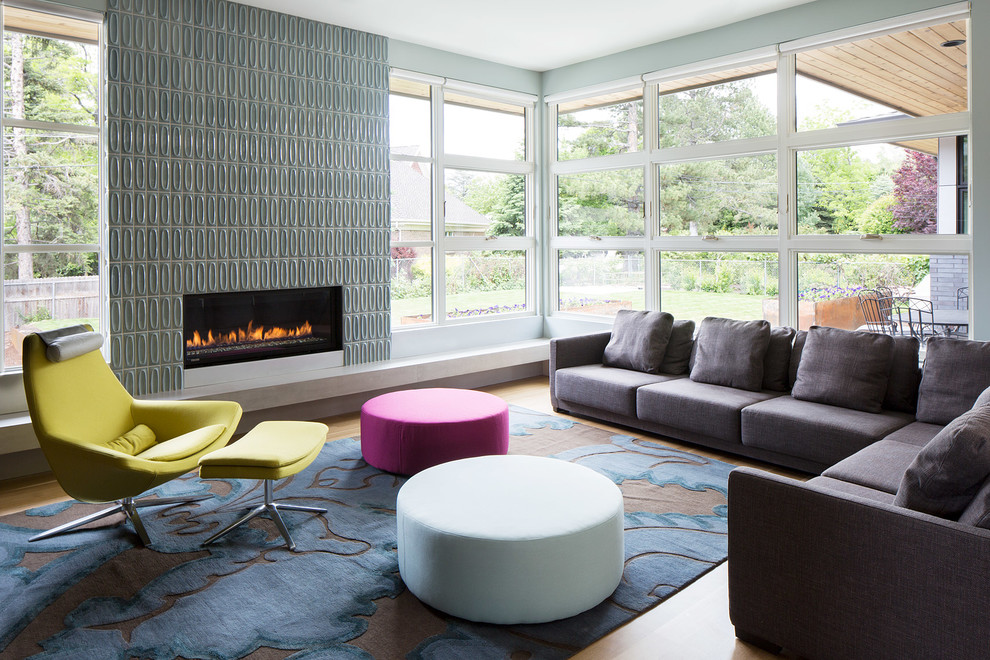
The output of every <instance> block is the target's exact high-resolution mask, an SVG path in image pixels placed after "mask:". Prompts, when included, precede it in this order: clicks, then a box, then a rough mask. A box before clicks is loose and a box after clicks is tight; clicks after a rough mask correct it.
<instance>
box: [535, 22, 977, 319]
mask: <svg viewBox="0 0 990 660" xmlns="http://www.w3.org/2000/svg"><path fill="white" fill-rule="evenodd" d="M962 18H967V19H968V4H967V3H961V4H957V5H950V6H948V7H944V8H941V9H938V10H932V11H926V12H920V13H917V14H911V15H908V16H903V17H899V18H897V19H892V20H889V21H883V22H879V23H874V24H870V25H866V26H860V27H858V28H851V29H849V30H844V31H841V32H839V33H830V34H827V35H821V36H820V37H815V38H809V39H802V40H799V41H796V42H790V43H785V44H781V45H780V46H779V47H777V48H773V49H760V50H757V51H749V52H745V53H740V54H738V55H736V56H728V57H720V58H716V59H713V60H707V61H704V62H698V63H696V64H693V65H688V66H679V67H676V68H672V69H667V70H663V71H657V72H653V73H647V74H644V75H643V76H642V77H641V79H642V81H643V83H642V85H643V103H644V106H643V117H644V127H643V130H644V144H645V145H649V147H648V149H647V150H645V151H643V152H636V153H627V154H619V155H615V156H605V157H600V158H589V159H584V160H568V161H558V160H557V121H558V120H557V106H558V105H559V104H560V103H561V102H563V101H570V100H575V99H578V98H584V97H590V96H593V95H598V94H603V93H607V92H609V91H620V90H628V89H631V88H632V87H633V86H634V85H635V80H636V79H625V80H622V81H617V82H616V83H614V84H611V85H607V84H605V85H598V86H595V87H589V88H583V89H580V90H574V91H573V92H564V93H560V94H553V95H550V96H548V97H546V99H545V101H546V103H547V106H548V112H547V131H546V133H547V143H546V144H547V153H548V154H549V156H550V157H549V158H548V163H549V165H548V168H547V171H548V174H549V180H550V195H549V210H548V219H547V221H548V224H549V225H550V227H551V231H550V240H549V242H548V249H549V255H550V257H549V259H548V261H549V276H550V287H549V289H550V291H549V298H550V314H551V315H553V316H561V317H564V318H572V319H589V318H594V316H593V315H589V314H582V313H578V312H564V311H561V310H560V309H559V298H560V296H559V263H558V254H559V251H560V250H562V249H580V250H592V249H640V250H643V252H644V258H645V272H646V274H647V275H646V278H647V279H646V281H645V282H644V283H643V286H644V290H645V293H646V301H645V302H646V305H645V307H646V309H662V305H661V295H660V253H661V252H662V251H663V252H666V251H676V252H725V253H731V252H767V253H777V255H778V271H779V282H778V287H779V305H780V322H781V324H787V325H790V326H793V327H797V322H798V310H797V298H798V286H799V283H798V279H797V277H798V274H797V270H798V258H799V255H801V254H804V253H840V254H845V253H855V254H925V255H940V254H946V255H951V254H960V255H966V256H967V257H968V261H969V270H970V272H969V282H970V283H972V282H973V277H972V276H973V238H972V230H971V229H970V232H969V233H967V234H960V235H947V234H926V235H911V234H894V235H884V236H881V237H879V238H875V237H872V236H861V235H808V234H799V233H798V227H797V204H796V203H795V201H796V199H797V166H796V163H797V154H798V152H799V151H803V150H811V149H826V148H830V147H846V146H856V145H862V144H870V143H877V142H892V141H894V140H895V139H896V140H898V141H900V140H911V139H917V138H938V137H950V136H951V137H954V136H960V135H963V136H968V135H970V133H971V114H972V106H970V108H969V110H968V111H966V112H959V113H953V114H945V115H937V116H929V117H911V118H905V119H901V120H898V121H896V122H889V123H886V124H885V123H874V124H860V125H852V126H842V127H836V128H829V129H823V130H815V131H801V132H798V131H797V130H796V119H795V114H796V89H795V87H796V84H795V81H796V64H795V63H796V54H797V53H798V52H802V51H805V50H810V49H813V48H820V47H822V46H824V45H830V44H834V43H844V42H851V41H858V40H860V39H864V38H868V37H871V36H879V35H882V34H891V33H896V32H900V31H904V30H910V29H915V28H918V27H923V26H927V25H936V24H939V23H944V22H947V21H950V20H959V19H962ZM967 32H968V33H970V34H971V30H969V29H968V30H967ZM971 52H972V51H971V50H970V53H971ZM770 59H776V64H777V73H776V75H777V134H776V135H773V136H768V137H761V138H752V139H741V140H729V141H724V142H718V143H712V144H702V145H693V146H688V147H675V148H666V149H660V148H659V146H658V145H659V125H658V123H657V122H658V112H659V95H658V82H660V81H663V80H674V79H677V78H681V77H688V76H693V75H701V74H704V73H713V72H717V71H720V70H725V69H731V68H735V67H738V66H743V65H746V64H755V63H758V62H766V61H767V60H770ZM971 69H972V56H971V55H970V70H971ZM969 84H970V86H971V85H972V76H970V82H969ZM968 98H969V99H970V103H972V98H973V95H972V90H971V89H970V90H969V95H968ZM771 153H776V156H777V185H778V230H777V232H776V233H775V234H767V235H763V236H731V235H720V236H663V235H662V234H661V233H660V222H659V220H660V219H659V200H660V191H659V182H658V181H657V172H658V166H659V165H663V164H668V163H679V162H688V161H700V160H712V159H723V158H735V157H740V156H753V155H760V154H771ZM632 166H642V167H644V168H645V177H644V183H645V190H646V200H645V201H646V216H647V218H646V219H647V222H646V229H645V234H644V236H643V237H628V238H627V237H622V238H618V237H600V238H599V237H564V236H558V235H557V230H556V227H557V177H558V176H559V175H560V174H569V173H575V172H586V171H602V170H607V169H615V168H618V167H632ZM967 166H968V164H967ZM971 199H972V195H971V196H970V200H971ZM970 203H971V202H970ZM970 217H972V214H971V213H970ZM881 246H882V247H881ZM970 317H972V308H971V310H970ZM599 318H604V317H599ZM970 320H972V318H971V319H970Z"/></svg>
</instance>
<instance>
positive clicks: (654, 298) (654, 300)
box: [643, 82, 662, 310]
mask: <svg viewBox="0 0 990 660" xmlns="http://www.w3.org/2000/svg"><path fill="white" fill-rule="evenodd" d="M658 94H659V92H658V91H657V84H656V83H655V82H651V83H646V85H644V88H643V151H644V153H645V154H647V163H646V170H645V171H644V172H643V193H644V194H643V202H644V203H645V204H646V227H645V229H644V234H643V277H644V278H645V279H646V281H645V282H643V295H644V298H645V300H644V306H645V307H646V309H654V310H658V309H660V305H661V302H662V301H661V300H660V296H661V293H660V291H661V282H660V253H659V252H655V251H654V250H652V249H651V245H652V244H653V243H654V239H656V238H657V237H658V236H659V235H660V177H659V176H657V166H656V165H655V164H654V163H653V158H652V156H653V154H654V153H655V151H656V150H657V148H658V146H659V144H660V100H659V96H658Z"/></svg>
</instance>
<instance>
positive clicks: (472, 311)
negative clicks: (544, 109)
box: [389, 72, 536, 329]
mask: <svg viewBox="0 0 990 660" xmlns="http://www.w3.org/2000/svg"><path fill="white" fill-rule="evenodd" d="M389 98H390V112H389V130H390V141H391V193H392V248H391V257H392V283H391V291H392V326H393V328H396V329H400V328H405V327H409V328H412V327H422V326H423V325H424V324H434V325H436V324H446V323H458V322H465V321H477V320H479V319H480V318H489V317H491V318H495V317H498V318H503V317H505V316H507V315H513V314H515V315H519V314H532V313H533V311H534V302H533V301H534V300H535V292H534V291H533V278H532V276H531V273H532V272H533V268H534V266H533V265H534V263H535V247H536V241H535V238H534V232H533V229H532V226H533V220H532V216H533V211H532V207H533V193H532V190H533V173H534V171H535V165H534V164H533V157H532V144H531V139H529V135H530V133H531V123H532V108H533V104H534V103H535V99H531V98H529V97H527V96H525V95H521V94H513V93H510V92H504V91H501V90H493V89H487V88H475V87H474V86H470V87H468V86H464V85H460V86H459V85H458V84H456V83H448V82H447V81H444V80H442V79H433V78H429V77H427V76H420V75H417V74H407V73H402V72H393V75H392V78H391V94H390V97H389Z"/></svg>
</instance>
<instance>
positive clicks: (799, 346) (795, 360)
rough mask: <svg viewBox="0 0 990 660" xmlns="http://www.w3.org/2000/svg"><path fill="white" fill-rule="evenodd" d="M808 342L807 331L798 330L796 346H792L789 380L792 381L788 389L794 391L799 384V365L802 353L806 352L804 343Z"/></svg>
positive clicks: (795, 336) (795, 340)
mask: <svg viewBox="0 0 990 660" xmlns="http://www.w3.org/2000/svg"><path fill="white" fill-rule="evenodd" d="M807 340H808V331H807V330H798V331H797V334H795V335H794V344H793V345H792V346H791V363H790V365H789V366H788V368H787V369H788V374H787V376H788V380H789V381H790V387H788V388H787V389H793V388H794V383H796V382H797V370H798V365H800V364H801V353H802V352H804V342H806V341H807Z"/></svg>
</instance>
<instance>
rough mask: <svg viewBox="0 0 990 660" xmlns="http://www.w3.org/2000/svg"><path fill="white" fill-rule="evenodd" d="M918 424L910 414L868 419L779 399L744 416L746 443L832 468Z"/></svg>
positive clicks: (869, 416)
mask: <svg viewBox="0 0 990 660" xmlns="http://www.w3.org/2000/svg"><path fill="white" fill-rule="evenodd" d="M913 420H914V418H913V417H912V416H911V415H910V414H908V413H899V412H890V411H887V410H884V411H882V412H879V413H868V412H863V411H861V410H849V409H848V408H839V407H836V406H830V405H827V404H824V403H815V402H814V401H801V400H799V399H795V398H793V397H788V396H781V397H777V398H775V399H770V400H768V401H761V402H760V403H754V404H753V405H751V406H747V407H746V408H743V411H742V443H743V444H744V445H746V446H747V447H758V448H760V449H767V450H769V451H775V452H779V453H781V454H787V455H790V456H796V457H798V458H803V459H806V460H809V461H814V462H816V463H819V464H822V465H834V464H835V463H838V462H839V461H841V460H842V459H843V458H845V457H846V456H852V455H853V454H855V453H856V452H858V451H859V450H860V449H862V448H863V447H867V446H869V445H872V444H873V443H874V442H877V441H878V440H881V439H882V438H884V437H885V436H887V435H889V434H890V433H891V432H893V431H896V430H897V429H899V428H901V427H902V426H907V425H908V424H909V423H911V422H912V421H913Z"/></svg>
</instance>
